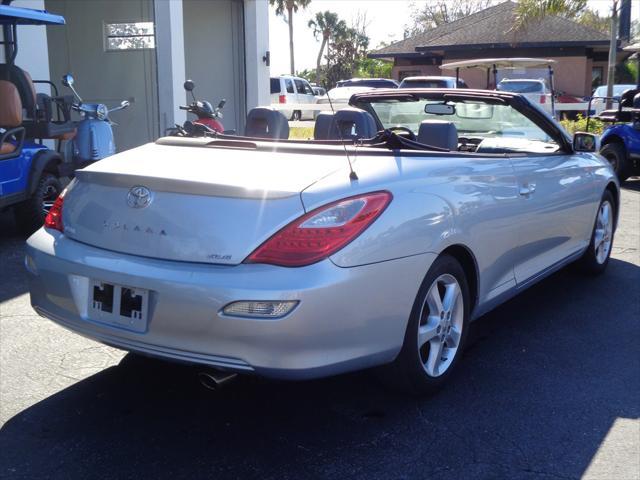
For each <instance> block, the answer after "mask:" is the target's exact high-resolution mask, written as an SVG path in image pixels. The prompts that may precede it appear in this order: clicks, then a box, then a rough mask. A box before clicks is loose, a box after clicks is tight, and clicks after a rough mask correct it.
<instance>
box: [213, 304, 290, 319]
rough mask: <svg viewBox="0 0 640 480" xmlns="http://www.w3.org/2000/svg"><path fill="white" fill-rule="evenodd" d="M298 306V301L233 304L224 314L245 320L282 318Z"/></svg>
mask: <svg viewBox="0 0 640 480" xmlns="http://www.w3.org/2000/svg"><path fill="white" fill-rule="evenodd" d="M296 305H298V301H297V300H287V301H283V302H278V301H273V302H272V301H255V302H250V301H243V302H233V303H230V304H229V305H227V306H226V307H224V308H223V309H222V313H224V314H225V315H230V316H233V317H244V318H280V317H284V316H285V315H286V314H288V313H289V312H291V310H293V309H294V308H295V306H296Z"/></svg>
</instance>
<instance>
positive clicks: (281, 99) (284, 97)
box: [278, 95, 287, 103]
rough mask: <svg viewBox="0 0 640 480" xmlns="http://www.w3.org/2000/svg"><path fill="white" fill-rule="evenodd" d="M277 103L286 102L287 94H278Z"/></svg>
mask: <svg viewBox="0 0 640 480" xmlns="http://www.w3.org/2000/svg"><path fill="white" fill-rule="evenodd" d="M278 103H287V96H286V95H280V96H279V97H278Z"/></svg>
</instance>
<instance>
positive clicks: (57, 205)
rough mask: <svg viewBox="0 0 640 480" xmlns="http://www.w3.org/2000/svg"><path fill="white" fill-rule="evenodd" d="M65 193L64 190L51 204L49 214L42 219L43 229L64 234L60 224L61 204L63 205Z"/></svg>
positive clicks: (62, 226)
mask: <svg viewBox="0 0 640 480" xmlns="http://www.w3.org/2000/svg"><path fill="white" fill-rule="evenodd" d="M65 193H66V190H64V191H63V192H62V193H61V194H60V195H59V196H58V198H56V201H55V202H53V205H52V206H51V208H50V209H49V213H47V216H46V217H44V226H45V228H52V229H54V230H58V231H60V232H64V225H63V224H62V204H63V203H64V194H65Z"/></svg>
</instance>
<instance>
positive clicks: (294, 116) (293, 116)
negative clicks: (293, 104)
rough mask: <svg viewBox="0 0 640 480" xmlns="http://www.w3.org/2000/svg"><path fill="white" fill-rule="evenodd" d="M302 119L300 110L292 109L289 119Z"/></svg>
mask: <svg viewBox="0 0 640 480" xmlns="http://www.w3.org/2000/svg"><path fill="white" fill-rule="evenodd" d="M301 119H302V112H301V111H300V110H294V111H293V113H292V114H291V121H293V122H297V121H299V120H301Z"/></svg>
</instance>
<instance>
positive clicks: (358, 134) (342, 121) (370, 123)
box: [314, 107, 378, 140]
mask: <svg viewBox="0 0 640 480" xmlns="http://www.w3.org/2000/svg"><path fill="white" fill-rule="evenodd" d="M377 132H378V127H377V125H376V121H375V120H374V119H373V116H372V115H371V114H370V113H369V112H365V111H364V110H360V109H359V108H351V107H349V108H345V109H343V110H338V111H337V112H336V113H335V114H331V113H329V112H322V113H320V114H318V117H317V118H316V127H315V129H314V138H315V139H316V140H340V139H344V140H346V139H349V140H353V139H357V138H372V137H375V135H376V133H377Z"/></svg>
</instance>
